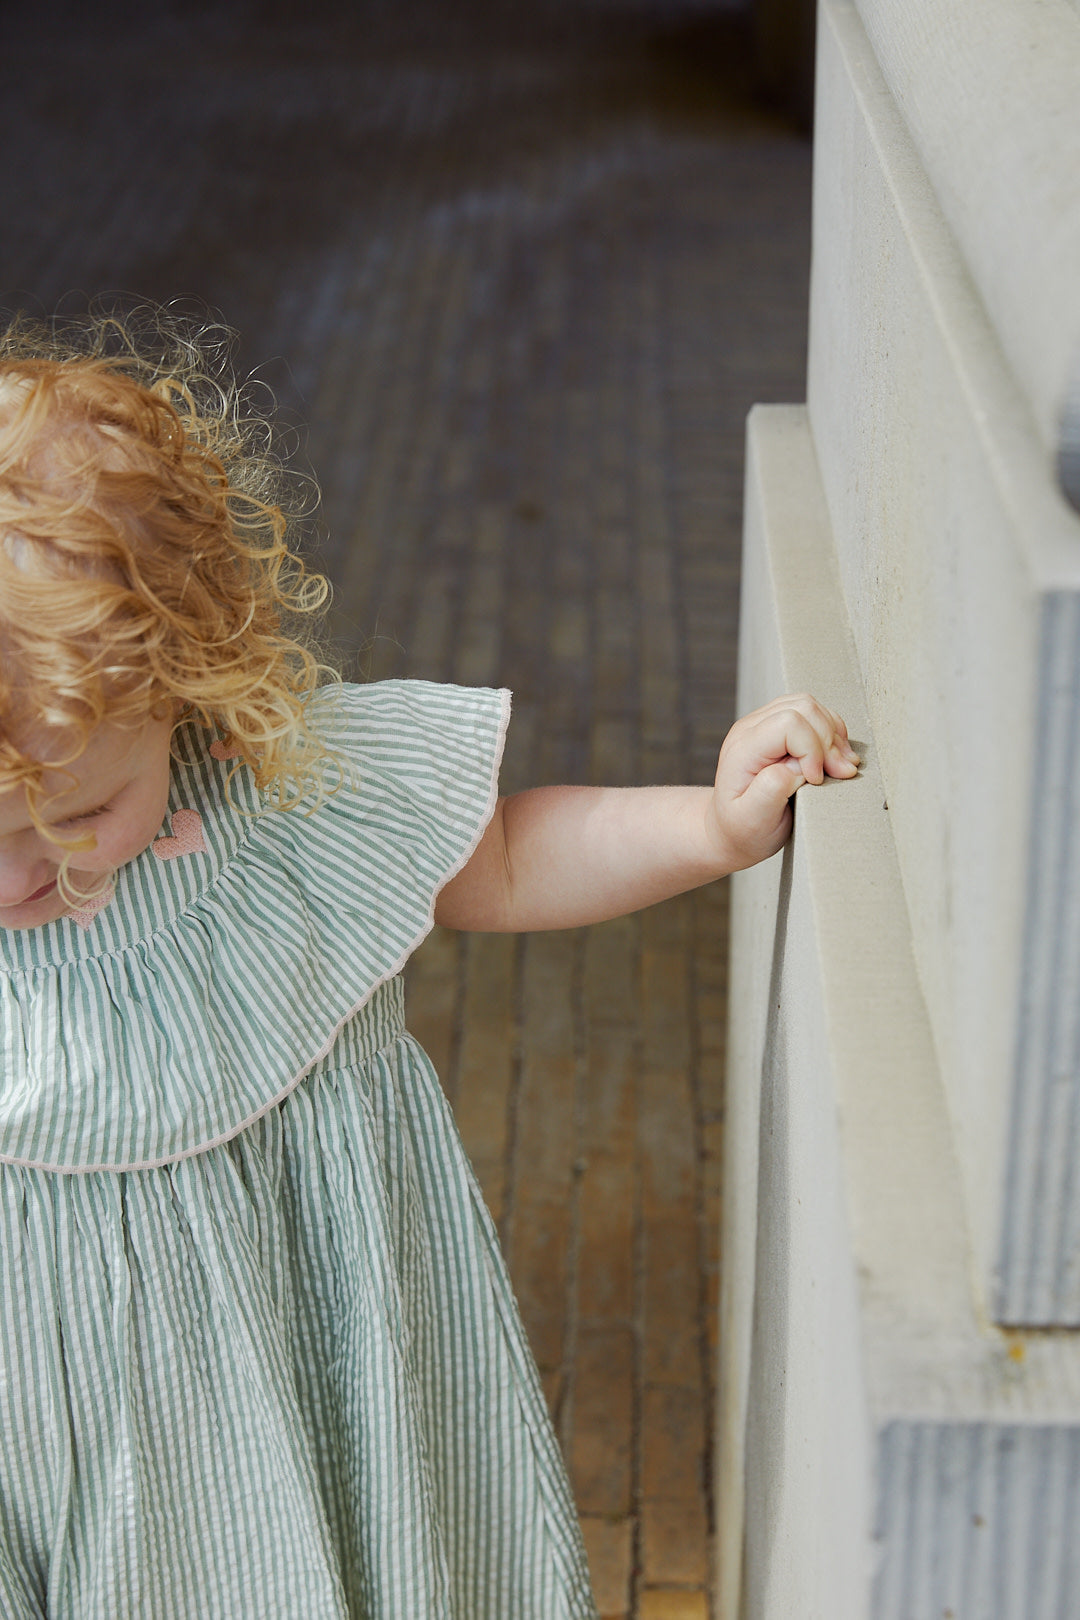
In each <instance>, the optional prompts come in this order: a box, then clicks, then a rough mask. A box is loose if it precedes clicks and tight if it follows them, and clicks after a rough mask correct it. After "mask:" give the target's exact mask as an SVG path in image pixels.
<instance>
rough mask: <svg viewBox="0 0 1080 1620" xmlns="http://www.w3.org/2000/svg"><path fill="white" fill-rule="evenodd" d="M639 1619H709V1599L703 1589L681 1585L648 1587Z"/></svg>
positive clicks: (640, 1606)
mask: <svg viewBox="0 0 1080 1620" xmlns="http://www.w3.org/2000/svg"><path fill="white" fill-rule="evenodd" d="M637 1620H709V1599H708V1597H707V1596H706V1594H705V1593H704V1592H702V1591H687V1590H684V1589H682V1588H680V1587H671V1586H668V1587H646V1588H644V1589H643V1590H642V1593H641V1597H640V1600H639V1605H638V1611H637Z"/></svg>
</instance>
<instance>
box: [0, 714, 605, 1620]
mask: <svg viewBox="0 0 1080 1620" xmlns="http://www.w3.org/2000/svg"><path fill="white" fill-rule="evenodd" d="M315 701H317V702H318V704H319V711H318V712H319V714H320V721H319V724H320V726H321V727H323V728H324V729H325V731H326V734H327V736H328V739H329V740H330V742H331V744H332V745H333V746H334V747H335V748H336V749H337V750H338V751H339V753H340V754H341V755H343V756H346V757H347V758H348V759H349V760H350V761H351V763H352V766H353V768H354V771H355V779H354V780H351V781H349V782H348V783H347V784H346V785H345V786H344V787H342V788H341V790H340V791H339V792H338V793H336V794H335V795H334V796H332V797H331V798H329V799H327V800H326V801H325V802H324V803H323V804H322V806H321V807H320V808H319V809H318V810H316V811H315V812H314V813H313V814H311V815H307V816H305V815H304V814H303V813H302V812H301V811H298V810H294V811H286V812H278V811H270V812H267V813H265V814H262V815H260V814H254V813H252V812H257V811H258V810H259V808H260V805H259V800H258V796H257V793H256V791H255V789H254V787H253V784H252V782H251V779H250V777H249V775H248V773H247V772H246V770H243V769H241V771H240V772H239V774H238V775H237V777H236V778H235V780H234V782H233V784H232V787H231V789H230V790H229V792H228V793H227V792H226V780H227V777H228V773H229V770H230V768H231V767H230V764H229V763H228V761H227V760H224V761H219V760H217V759H215V758H211V757H210V755H209V753H208V752H207V745H206V739H205V737H204V735H203V734H202V733H199V732H196V731H195V730H190V731H188V732H186V733H184V735H183V740H184V744H185V747H186V748H187V749H188V750H189V751H192V758H193V759H194V763H192V764H190V765H187V766H183V767H179V766H178V767H177V769H176V771H175V772H174V782H173V790H172V797H171V799H170V818H171V826H170V828H169V829H167V836H165V837H163V838H162V839H159V840H158V842H157V845H156V846H154V847H152V848H151V849H150V850H147V851H146V852H145V853H144V854H143V855H141V856H140V857H139V858H138V859H137V860H136V861H133V862H132V863H131V864H130V866H128V867H126V868H124V869H123V870H122V871H121V872H120V873H119V875H118V879H117V887H116V893H115V897H114V898H113V899H112V901H111V902H110V903H109V904H108V905H107V906H105V907H104V908H103V909H102V910H100V911H99V912H98V914H97V915H96V916H94V917H91V918H83V919H82V921H81V923H76V922H75V921H73V920H72V919H70V918H64V919H62V920H61V921H60V922H56V923H51V924H49V925H47V926H45V927H43V928H38V929H30V930H22V931H17V932H6V933H4V934H3V935H2V936H0V1002H2V1007H0V1017H2V1038H3V1043H4V1060H3V1062H4V1067H3V1075H2V1087H0V1161H2V1162H0V1278H2V1292H0V1303H2V1309H3V1322H2V1332H0V1425H2V1433H0V1615H2V1616H3V1620H30V1617H34V1620H40V1617H43V1616H48V1617H49V1620H343V1617H345V1616H349V1617H351V1620H361V1617H363V1620H451V1617H453V1620H585V1617H589V1620H592V1617H593V1615H594V1613H595V1611H594V1608H593V1603H592V1598H591V1596H590V1592H589V1585H588V1578H587V1575H586V1571H585V1564H584V1557H583V1553H582V1548H581V1542H580V1537H579V1533H578V1528H577V1521H576V1517H575V1513H574V1508H573V1503H572V1501H571V1498H570V1493H569V1490H568V1487H567V1483H566V1478H565V1474H564V1472H563V1468H562V1464H561V1461H560V1458H559V1454H558V1449H557V1446H556V1443H555V1440H554V1437H553V1435H552V1432H551V1428H550V1426H549V1423H548V1419H547V1414H546V1411H545V1408H544V1402H543V1398H542V1395H541V1392H540V1389H539V1385H538V1382H537V1379H536V1375H535V1371H534V1368H533V1364H532V1360H531V1357H530V1354H529V1350H528V1347H527V1345H526V1342H525V1338H524V1334H523V1332H522V1328H521V1323H520V1321H519V1318H518V1314H517V1310H516V1307H515V1304H514V1300H513V1296H512V1293H511V1290H510V1286H509V1283H508V1280H507V1277H506V1273H505V1270H504V1267H503V1263H502V1259H501V1256H500V1254H499V1249H498V1244H497V1240H496V1237H495V1234H494V1231H493V1229H492V1226H491V1223H490V1221H489V1219H488V1216H487V1212H486V1210H485V1209H484V1207H483V1203H482V1200H481V1198H480V1195H479V1193H478V1191H477V1188H476V1185H475V1182H474V1180H473V1178H472V1175H471V1173H470V1170H469V1167H468V1165H467V1163H466V1161H465V1158H464V1155H463V1152H462V1149H461V1145H460V1142H459V1140H458V1137H457V1133H456V1131H455V1129H454V1126H453V1123H452V1120H451V1118H450V1116H449V1114H448V1111H447V1108H446V1105H445V1102H444V1100H443V1097H442V1093H441V1091H440V1089H439V1085H438V1082H437V1080H436V1077H435V1075H434V1074H433V1072H432V1070H431V1066H430V1064H429V1063H428V1061H427V1059H426V1058H425V1056H424V1054H423V1052H422V1051H421V1050H420V1049H419V1047H417V1045H416V1044H415V1042H414V1041H412V1040H411V1038H410V1037H409V1036H408V1035H407V1034H406V1033H405V1032H404V1029H403V1024H402V1002H401V992H400V984H399V980H398V979H397V977H396V975H397V974H398V972H399V970H400V968H401V966H402V964H403V963H404V961H405V960H406V958H407V957H408V955H409V953H410V952H411V951H412V950H413V949H414V947H415V946H416V945H417V943H418V942H419V941H420V939H422V938H423V936H424V934H425V933H426V932H427V930H428V928H429V927H430V923H431V914H432V904H433V898H434V895H435V893H436V892H437V890H438V888H439V887H440V886H441V885H442V883H443V882H445V880H446V879H447V877H448V876H450V875H451V874H452V873H453V872H454V871H455V870H457V869H458V868H459V867H460V866H461V865H462V864H463V862H464V861H465V859H466V858H467V856H468V855H469V853H470V852H471V850H472V848H473V847H474V845H475V843H476V841H477V839H478V837H479V834H480V832H481V830H482V828H483V826H484V825H485V823H486V820H487V818H488V816H489V815H490V813H491V809H492V806H493V803H494V792H495V786H494V784H495V776H496V771H497V767H498V758H499V753H500V750H501V744H502V736H503V731H504V727H505V719H506V713H507V700H506V697H505V695H503V694H499V693H495V692H471V691H469V692H466V691H462V690H458V689H454V688H447V687H438V686H430V685H427V684H425V683H420V682H415V683H413V682H387V683H385V684H382V685H376V686H371V687H367V688H348V687H346V688H344V689H343V690H341V691H334V690H331V691H330V692H327V693H325V694H320V696H319V698H318V699H317V700H315ZM216 751H217V752H222V750H221V749H220V748H219V749H218V750H216ZM181 811H186V812H188V814H187V815H182V814H178V812H181Z"/></svg>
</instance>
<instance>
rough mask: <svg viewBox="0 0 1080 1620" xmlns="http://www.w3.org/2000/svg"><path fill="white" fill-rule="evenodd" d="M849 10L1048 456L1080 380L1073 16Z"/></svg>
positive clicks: (885, 1)
mask: <svg viewBox="0 0 1080 1620" xmlns="http://www.w3.org/2000/svg"><path fill="white" fill-rule="evenodd" d="M857 4H858V11H859V15H860V17H861V18H862V21H863V24H864V26H865V28H866V32H867V35H868V36H869V39H870V43H871V46H872V48H873V50H874V53H875V55H876V57H877V60H878V63H879V65H880V67H881V70H882V72H883V74H884V76H885V79H886V81H887V82H888V85H889V88H890V90H891V91H892V94H893V96H894V97H895V99H896V101H897V104H898V106H899V107H900V110H901V113H902V116H903V118H904V122H905V124H906V125H907V128H908V131H909V132H910V135H911V137H912V139H913V141H914V143H915V146H916V148H917V149H918V152H919V156H920V158H921V161H922V164H923V166H924V168H925V169H926V171H927V174H928V175H929V176H930V181H931V184H932V185H933V188H934V192H935V194H936V196H937V198H938V200H939V202H940V204H941V207H942V209H943V211H944V213H945V217H946V218H947V219H948V221H949V225H950V227H951V229H952V230H953V232H954V233H955V235H956V238H957V240H958V242H959V243H960V247H961V251H962V252H963V255H964V259H965V262H966V263H967V266H968V268H969V270H970V272H971V276H972V280H973V281H974V283H975V286H976V287H977V289H978V292H979V296H980V298H981V299H982V301H983V303H984V305H985V307H986V309H987V311H988V312H989V316H990V319H991V321H992V323H993V326H994V330H995V332H996V334H997V337H998V340H999V342H1000V343H1001V346H1002V348H1003V350H1004V352H1005V354H1006V355H1007V356H1008V360H1009V364H1010V367H1011V369H1012V371H1013V375H1014V376H1015V377H1016V378H1017V380H1018V382H1019V384H1020V386H1021V388H1022V389H1023V391H1024V393H1025V395H1026V397H1027V400H1028V402H1029V404H1030V407H1031V410H1032V413H1033V415H1034V417H1035V420H1036V422H1037V423H1038V428H1039V433H1040V437H1041V439H1042V442H1043V445H1044V446H1045V448H1046V450H1047V452H1048V453H1049V454H1050V456H1051V457H1053V455H1054V454H1055V452H1056V451H1057V449H1058V446H1059V438H1060V434H1061V430H1062V407H1063V405H1064V404H1065V401H1066V398H1067V396H1068V394H1069V393H1070V392H1071V390H1072V388H1073V386H1074V385H1075V381H1076V378H1077V376H1078V374H1080V308H1078V306H1077V300H1076V285H1077V280H1078V279H1080V208H1077V206H1076V174H1077V169H1078V168H1080V97H1078V96H1077V85H1078V84H1080V16H1078V15H1077V11H1076V8H1075V6H1074V5H1073V4H1070V0H953V4H951V5H949V6H948V7H942V6H940V5H937V4H935V0H902V3H900V4H897V3H896V0H857ZM960 64H962V68H961V70H960V71H958V67H959V66H960Z"/></svg>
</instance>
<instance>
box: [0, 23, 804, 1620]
mask: <svg viewBox="0 0 1080 1620" xmlns="http://www.w3.org/2000/svg"><path fill="white" fill-rule="evenodd" d="M748 56H749V43H748V40H747V37H746V30H745V29H744V27H743V24H742V22H741V21H740V20H739V19H738V18H735V17H732V16H729V15H727V14H726V11H725V8H724V7H723V6H722V5H717V4H713V3H711V0H709V3H692V0H688V3H685V4H684V3H680V0H536V3H535V4H519V3H515V0H400V3H394V4H388V3H378V0H360V3H358V4H354V5H348V6H344V5H336V4H331V3H329V0H311V3H308V4H306V5H304V6H300V5H292V4H287V3H284V0H184V3H182V4H181V3H179V0H177V3H172V4H170V3H165V4H159V5H154V6H146V5H141V6H140V5H135V4H134V3H131V4H119V3H116V0H114V3H112V4H101V5H95V6H85V5H75V4H73V3H72V4H58V3H56V0H44V3H42V4H39V5H36V6H35V7H33V8H32V9H31V8H20V7H15V6H8V7H5V8H3V14H2V18H0V85H2V89H3V94H2V95H0V131H2V134H3V151H4V162H3V164H2V165H0V217H2V218H3V222H4V223H3V230H2V232H0V291H2V295H3V297H2V300H0V301H7V302H11V301H12V300H13V299H16V298H19V299H21V300H22V301H26V302H29V303H30V304H31V305H32V306H38V307H42V308H44V309H45V310H49V309H51V308H52V307H53V306H54V304H55V303H56V301H57V300H58V299H60V298H62V297H64V296H65V295H71V297H72V302H74V303H78V301H79V300H78V294H79V291H80V290H81V291H82V292H85V293H92V292H97V291H100V290H103V289H110V288H117V287H119V288H127V289H130V290H131V291H133V292H134V293H136V294H142V295H148V296H151V297H155V298H160V299H171V298H174V297H185V296H192V295H194V296H196V297H198V298H201V299H202V300H204V301H205V302H206V303H209V304H210V305H212V306H214V307H216V308H218V309H219V310H220V311H221V312H222V313H223V315H224V316H225V318H226V319H227V320H228V321H230V322H231V323H232V324H233V325H235V326H236V327H237V328H238V329H239V331H240V334H241V338H240V363H241V365H242V366H244V367H247V366H256V367H258V368H259V371H260V374H261V375H263V376H264V377H265V378H266V379H267V381H269V382H270V383H271V384H272V385H273V386H274V388H275V390H276V391H277V393H278V394H279V396H280V398H281V399H282V401H283V403H284V405H285V406H286V408H287V409H288V411H289V412H291V414H292V418H293V420H294V421H295V422H296V423H297V424H298V425H299V427H300V429H301V431H302V433H303V435H304V436H305V438H306V447H307V454H308V457H309V459H310V461H311V463H312V465H313V466H314V468H315V470H316V472H317V474H318V476H319V478H320V480H321V482H322V484H323V489H324V504H323V520H322V521H323V529H324V533H325V539H324V544H323V548H322V558H323V560H324V562H325V563H326V565H327V566H328V567H329V568H330V570H331V572H332V574H333V575H334V578H335V583H336V587H337V612H336V619H335V631H336V633H337V635H338V637H339V640H340V642H341V644H342V647H343V649H344V651H345V653H346V655H347V656H350V657H351V656H357V657H359V658H360V659H361V661H362V664H363V666H364V667H365V668H366V669H368V670H370V671H371V672H372V673H374V674H376V675H384V674H393V675H416V676H425V677H434V678H454V679H458V680H464V681H476V682H489V681H496V682H500V683H506V684H508V685H510V686H512V687H513V688H514V689H515V694H516V712H515V718H514V721H513V724H512V726H511V735H510V744H509V756H508V760H507V766H506V772H505V782H506V784H507V786H510V787H513V786H520V785H522V784H524V783H526V782H529V781H545V780H556V779H559V778H568V779H570V780H587V779H594V780H609V781H615V782H630V781H636V780H667V779H674V778H682V777H684V776H693V777H695V778H697V779H704V777H705V773H707V772H708V771H709V770H710V769H711V767H712V762H713V759H714V756H715V750H716V746H717V743H718V741H719V739H720V736H721V735H722V733H723V730H724V728H725V726H726V724H727V723H728V721H729V720H730V719H731V717H732V714H733V701H734V660H735V628H736V615H737V594H738V552H739V534H740V518H741V508H742V471H743V422H744V418H745V415H746V412H747V410H748V409H749V407H750V406H751V404H753V402H754V401H755V400H758V399H801V398H802V397H803V395H804V391H805V383H804V352H805V351H804V345H805V326H806V289H807V274H808V243H809V172H810V148H809V143H808V142H807V141H806V140H805V139H804V138H802V137H801V136H799V135H798V134H797V133H796V132H795V131H793V130H792V129H791V128H789V127H788V126H787V125H785V124H784V123H783V122H782V121H781V120H780V119H778V118H776V117H774V116H772V115H771V114H769V113H767V112H763V111H762V110H761V109H760V108H759V107H758V106H757V104H756V101H755V98H754V96H753V95H752V94H751V92H750V88H749V84H748V69H747V61H748ZM725 906H726V896H725V892H724V890H723V888H722V887H721V888H719V889H717V890H715V891H712V892H709V893H706V894H703V895H702V896H700V897H698V898H695V899H690V900H687V901H681V902H678V903H676V904H675V905H673V906H670V907H665V908H660V909H659V910H657V911H656V912H654V913H651V914H649V915H648V916H646V917H644V918H642V919H641V920H640V921H631V922H628V923H617V924H613V925H611V926H610V927H608V928H605V929H596V930H593V931H590V932H589V933H588V934H585V935H571V936H566V937H555V936H551V937H549V938H536V939H532V940H529V941H527V942H522V943H520V944H518V943H515V942H513V941H506V940H500V939H493V938H485V937H475V938H471V939H468V940H458V939H456V938H455V937H454V936H451V935H441V936H438V937H436V938H433V939H432V941H431V942H430V943H429V944H428V945H427V946H426V947H425V949H424V951H423V952H422V953H421V955H420V957H419V958H418V959H417V960H416V962H415V963H414V971H413V973H412V975H411V980H410V1016H411V1019H412V1022H413V1023H414V1025H415V1026H416V1027H417V1029H418V1031H419V1032H420V1034H421V1036H422V1038H423V1039H424V1041H425V1043H426V1044H428V1045H429V1046H430V1048H431V1050H432V1052H433V1053H434V1055H435V1056H436V1058H437V1061H438V1064H439V1068H440V1072H441V1073H442V1074H443V1076H444V1079H445V1081H446V1084H447V1088H448V1090H449V1091H450V1094H451V1096H452V1098H453V1101H454V1105H455V1108H456V1110H457V1114H458V1118H459V1120H460V1122H461V1125H462V1129H463V1132H464V1135H465V1137H466V1141H467V1144H468V1146H469V1148H470V1151H471V1152H472V1154H473V1156H474V1158H475V1160H476V1163H477V1166H478V1169H479V1172H480V1176H481V1180H482V1183H483V1186H484V1189H485V1192H486V1193H487V1195H488V1198H489V1200H490V1203H491V1205H492V1208H493V1209H494V1211H495V1213H496V1215H497V1217H498V1219H499V1222H500V1227H501V1230H502V1232H503V1234H504V1238H505V1242H506V1247H507V1252H508V1254H509V1256H510V1262H511V1267H512V1270H513V1274H514V1278H515V1282H516V1285H517V1288H518V1290H519V1294H520V1298H521V1303H522V1308H523V1310H524V1313H525V1318H526V1321H527V1323H528V1326H529V1331H530V1333H531V1335H532V1340H533V1344H534V1346H535V1348H536V1351H537V1355H538V1358H539V1360H540V1363H541V1367H542V1369H543V1374H544V1378H545V1381H546V1385H547V1389H548V1392H549V1395H550V1399H551V1404H552V1408H553V1410H554V1412H555V1414H556V1418H557V1422H558V1426H559V1431H560V1434H561V1436H562V1439H563V1442H564V1445H565V1448H566V1453H567V1456H568V1458H569V1460H570V1464H571V1470H572V1474H573V1479H574V1484H575V1488H576V1490H577V1494H578V1500H579V1503H580V1506H581V1510H582V1514H583V1517H584V1523H585V1530H586V1536H587V1539H588V1543H589V1548H590V1555H591V1557H592V1561H593V1569H594V1576H595V1581H596V1589H597V1596H598V1599H599V1601H600V1604H601V1608H602V1610H603V1612H604V1613H606V1614H610V1615H613V1616H614V1615H619V1616H627V1615H631V1614H633V1615H636V1616H639V1617H640V1620H649V1617H651V1620H678V1617H680V1616H685V1617H686V1620H706V1616H707V1614H708V1605H709V1595H708V1591H707V1585H708V1568H709V1529H710V1521H711V1518H712V1515H713V1511H714V1496H713V1489H712V1482H711V1475H710V1461H709V1434H710V1429H711V1412H712V1405H713V1393H712V1390H713V1378H712V1369H713V1364H714V1359H715V1348H716V1334H715V1299H716V1290H717V1265H718V1237H717V1234H718V1227H719V1221H718V1209H719V1153H720V1142H721V1136H722V1129H723V1126H722V1092H721V1087H722V1062H723V1047H724V1026H725V1007H726V992H725V974H726V949H725V927H726V924H725V915H726V913H725ZM402 1620H412V1617H402Z"/></svg>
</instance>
